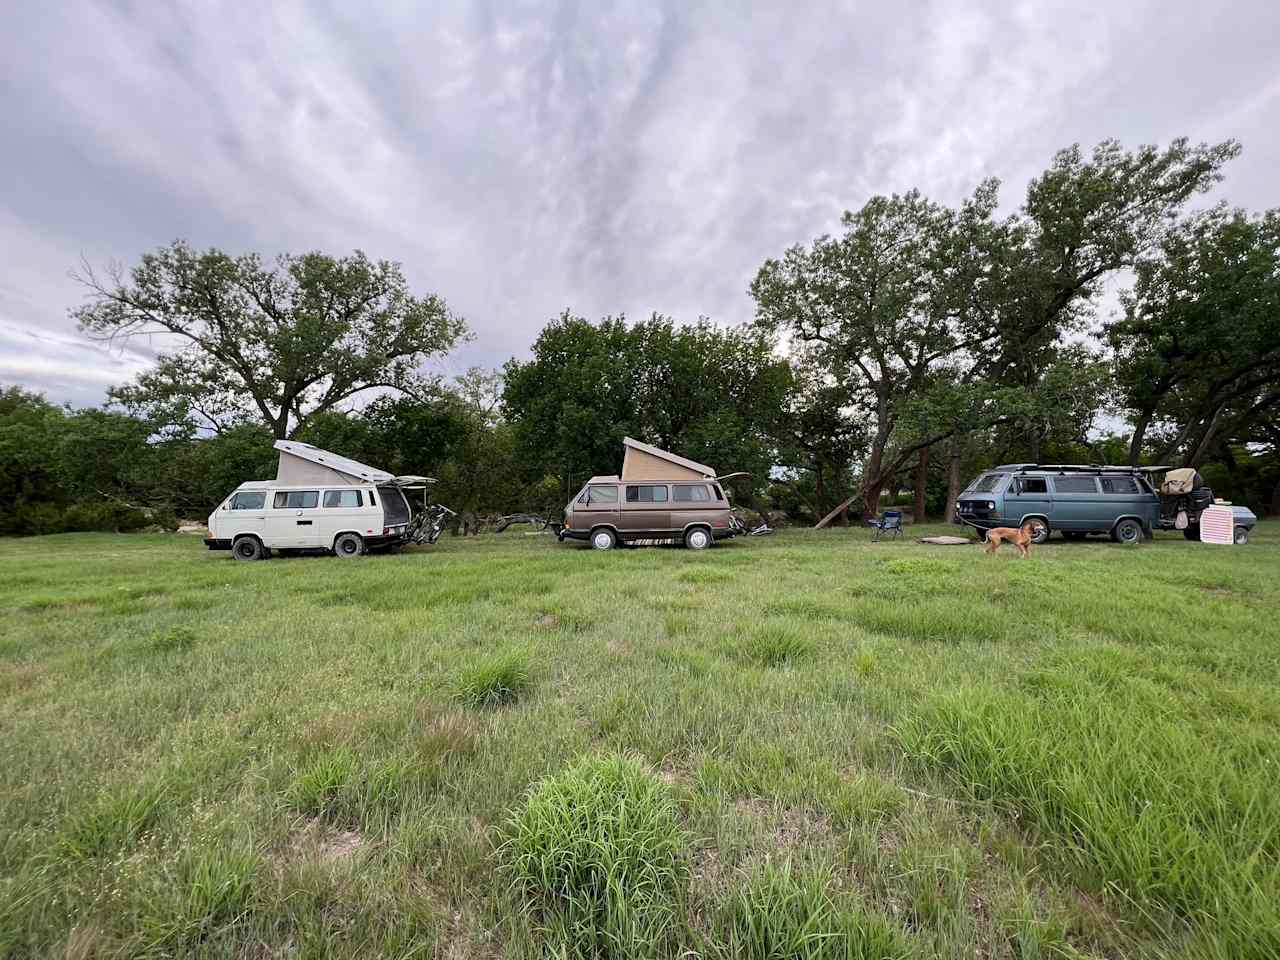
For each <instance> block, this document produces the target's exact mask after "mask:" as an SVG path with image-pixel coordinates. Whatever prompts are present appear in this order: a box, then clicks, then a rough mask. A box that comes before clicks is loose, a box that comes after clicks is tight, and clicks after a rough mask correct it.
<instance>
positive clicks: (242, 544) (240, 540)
mask: <svg viewBox="0 0 1280 960" xmlns="http://www.w3.org/2000/svg"><path fill="white" fill-rule="evenodd" d="M231 555H232V556H233V557H235V558H236V559H237V560H265V559H266V556H267V551H266V550H264V549H263V547H262V541H261V540H259V539H258V538H257V537H236V539H235V541H234V542H233V543H232V544H231Z"/></svg>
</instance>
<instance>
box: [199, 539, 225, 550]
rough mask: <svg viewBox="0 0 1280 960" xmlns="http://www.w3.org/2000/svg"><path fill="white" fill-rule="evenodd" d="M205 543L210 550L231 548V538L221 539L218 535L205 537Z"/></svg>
mask: <svg viewBox="0 0 1280 960" xmlns="http://www.w3.org/2000/svg"><path fill="white" fill-rule="evenodd" d="M204 545H205V546H206V547H208V548H209V549H210V550H230V549H231V541H230V540H219V539H218V538H217V537H205V538H204Z"/></svg>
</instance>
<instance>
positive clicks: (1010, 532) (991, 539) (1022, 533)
mask: <svg viewBox="0 0 1280 960" xmlns="http://www.w3.org/2000/svg"><path fill="white" fill-rule="evenodd" d="M1031 532H1032V525H1031V521H1030V520H1028V521H1027V522H1026V523H1024V524H1023V525H1022V526H1020V527H995V528H993V529H991V530H988V531H987V546H986V548H985V549H986V551H987V553H995V552H996V550H998V549H999V548H1000V544H1002V543H1012V544H1013V545H1014V546H1015V547H1017V548H1018V551H1019V552H1020V553H1021V554H1022V558H1023V559H1024V560H1030V559H1031Z"/></svg>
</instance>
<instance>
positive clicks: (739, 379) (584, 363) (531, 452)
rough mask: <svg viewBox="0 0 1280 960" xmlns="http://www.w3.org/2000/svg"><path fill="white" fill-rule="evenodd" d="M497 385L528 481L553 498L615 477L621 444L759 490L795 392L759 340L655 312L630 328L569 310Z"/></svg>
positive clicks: (767, 344) (783, 365)
mask: <svg viewBox="0 0 1280 960" xmlns="http://www.w3.org/2000/svg"><path fill="white" fill-rule="evenodd" d="M504 375H505V381H506V385H505V390H504V393H503V409H504V414H505V416H506V418H507V420H508V421H509V422H510V423H511V425H512V427H513V429H514V433H515V442H516V444H517V448H518V450H519V456H520V458H521V460H522V462H523V463H525V464H526V465H527V468H526V469H527V476H528V478H529V479H531V480H537V479H538V478H541V477H546V476H548V475H550V476H554V477H555V478H557V481H558V483H557V486H559V488H560V489H564V485H566V484H569V483H570V481H580V480H583V479H585V478H586V477H588V476H590V475H592V474H599V473H614V472H616V471H617V469H618V465H619V461H620V460H621V457H622V438H623V437H624V436H628V435H629V436H632V437H635V438H636V439H638V440H643V441H646V442H649V443H653V444H656V445H657V446H660V447H662V448H664V449H667V450H672V451H674V452H678V453H680V454H682V455H684V456H688V457H690V458H692V459H695V460H699V461H701V462H704V463H712V464H716V465H717V466H720V467H722V468H723V469H725V470H726V471H728V470H736V469H741V470H747V471H750V472H751V473H752V475H753V477H754V479H755V482H756V483H757V484H758V485H762V484H763V483H764V482H765V481H766V480H767V477H768V473H769V469H770V467H771V466H772V464H773V463H774V449H775V447H776V445H777V431H778V426H779V423H780V421H781V418H782V415H783V408H784V405H785V403H786V399H787V396H788V393H789V391H790V389H791V371H790V367H789V365H788V364H787V363H786V362H785V361H783V360H780V359H779V358H778V357H776V356H775V355H774V353H773V350H772V346H771V344H770V342H769V341H768V339H767V338H765V337H764V336H761V335H760V334H758V333H752V332H748V331H745V330H737V329H723V328H720V327H717V326H715V325H713V324H712V323H711V322H709V321H707V320H700V321H698V322H697V323H695V324H690V325H685V326H681V325H678V324H676V323H675V322H674V321H673V320H671V319H670V318H668V317H663V316H660V315H657V314H655V315H653V316H652V317H651V318H650V319H649V320H646V321H644V322H642V323H637V324H635V325H633V326H628V325H627V323H626V321H625V319H624V318H621V317H619V318H613V317H606V318H605V319H604V320H602V321H600V323H598V324H593V323H590V322H588V321H586V320H584V319H582V318H580V317H574V316H572V315H571V314H569V313H568V312H565V313H564V314H562V315H561V316H560V317H559V318H558V319H556V320H553V321H552V322H551V323H550V324H548V325H547V326H546V327H545V328H544V329H543V330H542V332H541V334H539V336H538V339H537V341H536V342H535V343H534V346H533V359H532V360H528V361H515V360H513V361H511V362H509V363H508V364H507V366H506V368H505V370H504Z"/></svg>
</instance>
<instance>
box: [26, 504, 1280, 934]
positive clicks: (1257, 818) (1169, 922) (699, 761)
mask: <svg viewBox="0 0 1280 960" xmlns="http://www.w3.org/2000/svg"><path fill="white" fill-rule="evenodd" d="M1278 574H1280V525H1278V524H1273V525H1266V524H1264V525H1262V526H1261V527H1260V528H1259V530H1258V531H1256V532H1255V536H1254V542H1253V543H1252V544H1250V545H1249V546H1248V547H1245V548H1225V547H1210V546H1207V545H1201V544H1192V543H1187V542H1185V541H1183V540H1182V539H1181V538H1180V537H1166V536H1161V537H1160V538H1158V539H1157V540H1156V541H1155V542H1150V543H1145V544H1142V545H1140V546H1135V547H1127V548H1126V547H1120V546H1117V545H1114V544H1111V543H1109V542H1102V541H1090V542H1088V543H1081V544H1076V543H1064V542H1060V541H1056V540H1055V541H1054V542H1052V543H1050V544H1048V545H1046V546H1045V547H1043V548H1040V549H1038V550H1037V551H1036V553H1035V555H1034V556H1033V558H1032V559H1031V560H1030V561H1020V560H1016V559H1015V558H1014V554H1013V553H1012V551H1010V552H1008V553H1004V554H1002V555H1000V556H998V557H994V558H991V557H986V556H983V555H982V554H981V553H980V551H979V550H978V549H977V548H975V547H973V546H964V547H927V546H921V545H919V544H917V543H914V542H912V541H910V540H906V541H901V542H890V543H879V544H875V543H871V542H870V538H869V536H868V535H867V533H866V532H865V531H861V530H855V531H847V530H835V531H823V532H811V531H803V532H785V533H782V534H779V535H777V536H775V537H771V538H762V539H749V540H739V541H735V542H733V543H730V544H726V545H723V546H721V547H718V548H717V549H714V550H709V551H705V552H702V553H694V552H691V551H685V550H680V549H664V548H656V549H642V550H626V551H616V552H614V553H612V554H600V553H593V552H591V551H589V550H587V549H585V548H583V547H581V546H577V545H567V544H566V545H557V544H556V543H555V541H554V540H552V539H549V538H546V537H532V536H523V535H521V534H518V533H517V534H506V535H503V536H486V537H481V538H478V539H473V540H468V541H462V540H454V539H450V538H447V537H446V538H445V539H444V540H443V541H442V542H441V543H440V544H439V545H438V546H436V547H434V548H426V549H414V550H409V551H406V552H405V553H403V554H401V555H399V556H381V557H367V558H361V559H359V560H355V561H340V560H337V559H335V558H290V559H276V560H272V561H269V562H266V563H251V564H245V563H237V562H234V561H232V560H231V559H230V558H229V556H228V555H227V554H211V553H208V552H206V551H205V550H204V549H203V547H202V545H201V544H200V543H199V542H198V540H196V539H195V538H184V537H175V536H155V537H147V536H106V535H69V536H59V537H48V538H43V539H31V540H10V541H5V542H2V543H0V606H2V607H3V608H4V611H3V612H4V617H3V621H2V622H0V731H2V733H3V737H2V739H0V770H2V771H3V774H2V776H0V955H3V956H6V957H9V956H12V957H25V956H33V957H37V956H38V957H45V956H66V957H77V958H88V957H112V956H121V957H136V956H178V957H206V956H207V957H232V956H237V957H238V956H243V957H321V956H337V957H373V956H387V957H410V956H424V957H425V956H438V957H463V956H479V957H490V956H530V955H550V956H574V955H580V956H592V955H594V956H632V957H650V956H677V955H681V954H685V955H700V956H705V957H730V956H735V957H760V958H763V957H776V958H783V957H814V958H819V957H833V958H834V957H889V956H910V957H921V958H923V957H933V956H943V957H973V956H990V957H1027V958H1030V957H1079V956H1095V957H1112V956H1116V957H1119V956H1124V957H1130V956H1133V957H1146V956H1176V957H1222V958H1226V957H1233V958H1239V957H1251V956H1253V957H1276V956H1280V739H1278V738H1277V735H1278V734H1280V695H1278V694H1277V681H1280V575H1278Z"/></svg>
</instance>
